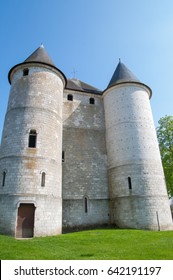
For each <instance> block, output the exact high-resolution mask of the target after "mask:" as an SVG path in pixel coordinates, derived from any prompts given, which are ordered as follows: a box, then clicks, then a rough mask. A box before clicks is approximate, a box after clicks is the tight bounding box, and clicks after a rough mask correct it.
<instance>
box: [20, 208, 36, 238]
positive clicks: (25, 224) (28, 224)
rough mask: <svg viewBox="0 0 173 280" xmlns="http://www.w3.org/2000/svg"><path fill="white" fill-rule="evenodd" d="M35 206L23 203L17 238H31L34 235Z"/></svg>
mask: <svg viewBox="0 0 173 280" xmlns="http://www.w3.org/2000/svg"><path fill="white" fill-rule="evenodd" d="M34 216H35V206H34V204H25V203H21V204H20V206H19V208H18V215H17V228H16V238H29V237H33V234H34Z"/></svg>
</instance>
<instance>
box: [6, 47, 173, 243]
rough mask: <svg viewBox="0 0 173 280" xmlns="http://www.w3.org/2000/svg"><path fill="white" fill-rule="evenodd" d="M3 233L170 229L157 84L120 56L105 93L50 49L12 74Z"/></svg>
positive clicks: (36, 54)
mask: <svg viewBox="0 0 173 280" xmlns="http://www.w3.org/2000/svg"><path fill="white" fill-rule="evenodd" d="M9 82H10V84H11V90H10V96H9V102H8V108H7V113H6V117H5V122H4V128H3V134H2V141H1V150H0V184H1V185H0V233H5V234H10V235H12V236H15V237H17V238H22V237H32V236H46V235H56V234H60V233H62V231H63V230H64V231H66V230H72V229H82V228H86V227H98V226H104V225H112V226H117V227H120V228H137V229H151V230H170V229H173V223H172V217H171V212H170V206H169V200H168V196H167V191H166V185H165V179H164V174H163V168H162V164H161V158H160V152H159V147H158V143H157V137H156V132H155V127H154V122H153V117H152V111H151V107H150V101H149V99H150V97H151V94H152V92H151V89H150V88H149V87H148V86H147V85H145V84H143V83H141V82H140V81H139V80H138V79H137V78H136V76H135V75H134V74H133V73H132V72H131V71H130V70H129V69H128V68H127V67H126V66H125V65H124V64H123V63H121V61H120V62H119V64H118V66H117V68H116V69H115V72H114V73H113V76H112V78H111V80H110V82H109V84H108V86H107V88H106V89H105V90H104V91H100V90H98V89H97V88H94V87H92V86H90V85H88V84H86V83H84V82H82V81H79V80H77V79H66V77H65V75H64V74H63V73H62V72H61V71H60V70H59V69H58V68H57V67H56V66H55V65H54V63H53V62H52V60H51V59H50V57H49V55H48V54H47V52H46V51H45V49H44V47H43V46H41V47H39V48H38V49H37V50H36V51H34V52H33V53H32V54H31V55H30V56H29V57H28V58H27V59H26V60H25V61H24V62H22V63H20V64H17V65H15V66H14V67H13V68H12V69H11V70H10V72H9Z"/></svg>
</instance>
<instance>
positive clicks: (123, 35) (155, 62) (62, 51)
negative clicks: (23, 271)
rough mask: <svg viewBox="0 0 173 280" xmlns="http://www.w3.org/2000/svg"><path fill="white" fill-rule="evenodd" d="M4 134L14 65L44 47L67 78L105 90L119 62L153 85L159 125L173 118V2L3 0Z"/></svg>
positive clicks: (0, 115) (0, 101)
mask: <svg viewBox="0 0 173 280" xmlns="http://www.w3.org/2000/svg"><path fill="white" fill-rule="evenodd" d="M0 36H1V43H0V135H1V130H2V126H3V122H4V116H5V112H6V107H7V101H8V96H9V89H10V85H9V83H8V80H7V75H8V72H9V70H10V68H11V67H13V66H14V65H15V64H17V63H20V62H23V61H24V60H25V59H26V58H27V57H28V56H29V55H30V54H31V53H32V52H33V51H35V49H36V48H37V47H39V46H40V44H41V43H43V44H44V46H45V49H46V50H47V52H48V53H49V55H50V57H51V58H52V60H53V61H54V63H55V64H56V66H57V67H58V68H59V69H61V71H62V72H63V73H64V74H65V75H66V77H67V78H71V77H73V73H72V72H73V69H74V68H75V70H76V76H77V78H78V79H80V80H82V81H84V82H86V83H89V84H91V85H93V86H95V87H97V88H99V89H101V90H104V89H105V88H106V87H107V85H108V83H109V81H110V79H111V76H112V74H113V72H114V70H115V68H116V66H117V63H118V60H119V58H121V61H122V62H123V63H125V64H126V66H127V67H128V68H129V69H130V70H131V71H132V72H133V73H134V74H135V75H136V76H137V77H138V78H139V79H140V80H141V82H143V83H145V84H147V85H148V86H150V87H151V89H152V91H153V97H152V99H151V105H152V109H153V115H154V121H155V124H156V126H157V122H158V120H159V119H160V118H161V117H164V116H165V115H173V1H172V0H164V1H162V0H145V1H142V0H119V1H118V0H30V1H27V0H1V1H0Z"/></svg>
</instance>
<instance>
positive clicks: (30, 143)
mask: <svg viewBox="0 0 173 280" xmlns="http://www.w3.org/2000/svg"><path fill="white" fill-rule="evenodd" d="M36 140H37V133H36V130H33V129H32V130H30V133H29V141H28V147H29V148H36Z"/></svg>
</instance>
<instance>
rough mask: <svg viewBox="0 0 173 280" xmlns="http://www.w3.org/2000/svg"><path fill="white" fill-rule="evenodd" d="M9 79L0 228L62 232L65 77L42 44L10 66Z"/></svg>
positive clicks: (0, 165)
mask: <svg viewBox="0 0 173 280" xmlns="http://www.w3.org/2000/svg"><path fill="white" fill-rule="evenodd" d="M9 82H10V84H11V90H10V97H9V102H8V108H7V113H6V118H5V123H4V129H3V135H2V143H1V158H0V170H1V190H0V199H1V201H0V212H1V225H0V227H1V228H0V231H1V232H3V233H8V234H11V235H13V236H16V237H19V238H20V237H32V236H46V235H55V234H59V233H61V230H62V178H61V177H62V174H61V173H62V171H61V162H62V100H63V89H64V86H65V83H66V78H65V76H64V74H63V73H62V72H61V71H60V70H59V69H57V68H56V67H55V65H54V64H53V62H52V60H51V59H50V57H49V56H48V54H47V52H46V51H45V49H44V47H43V46H41V47H39V48H38V49H37V50H36V51H35V52H34V53H33V54H32V55H31V56H29V57H28V58H27V59H26V60H25V61H24V62H23V63H20V64H18V65H15V66H14V67H13V68H12V69H11V70H10V72H9Z"/></svg>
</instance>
